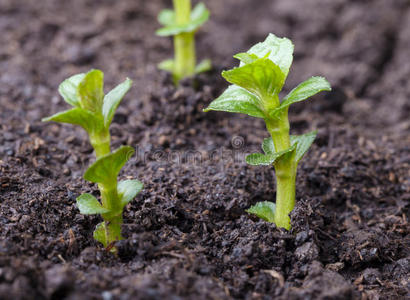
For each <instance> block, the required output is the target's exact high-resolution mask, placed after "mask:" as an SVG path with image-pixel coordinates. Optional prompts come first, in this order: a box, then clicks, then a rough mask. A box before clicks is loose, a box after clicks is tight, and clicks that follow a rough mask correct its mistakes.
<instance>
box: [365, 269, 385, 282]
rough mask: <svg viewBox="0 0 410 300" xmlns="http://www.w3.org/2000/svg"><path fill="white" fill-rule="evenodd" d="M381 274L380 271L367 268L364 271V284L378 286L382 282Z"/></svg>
mask: <svg viewBox="0 0 410 300" xmlns="http://www.w3.org/2000/svg"><path fill="white" fill-rule="evenodd" d="M380 278H381V274H380V272H379V270H378V269H375V268H367V269H366V270H364V271H363V282H364V283H367V284H376V283H377V282H378V280H380Z"/></svg>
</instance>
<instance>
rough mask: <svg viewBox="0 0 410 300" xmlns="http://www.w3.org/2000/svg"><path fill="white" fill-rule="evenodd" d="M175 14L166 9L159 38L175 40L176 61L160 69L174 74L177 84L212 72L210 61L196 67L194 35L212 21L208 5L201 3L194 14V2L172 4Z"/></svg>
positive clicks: (160, 64)
mask: <svg viewBox="0 0 410 300" xmlns="http://www.w3.org/2000/svg"><path fill="white" fill-rule="evenodd" d="M173 2H174V10H171V9H164V10H163V11H161V12H160V13H159V15H158V22H159V23H160V24H161V25H163V27H162V28H160V29H158V30H157V31H156V34H157V35H158V36H162V37H166V36H174V49H175V58H174V59H167V60H165V61H163V62H161V63H159V64H158V68H159V69H161V70H164V71H167V72H170V73H172V75H173V78H174V82H175V84H178V82H179V81H180V80H181V79H183V78H186V77H190V76H192V75H194V74H199V73H202V72H206V71H209V70H210V69H211V67H212V65H211V61H210V60H203V61H202V62H200V63H199V64H198V65H196V53H195V39H194V35H195V32H196V31H197V30H198V29H199V27H201V26H202V25H203V24H204V23H205V22H206V21H208V19H209V10H208V9H207V8H206V7H205V4H203V3H198V4H197V5H196V6H195V7H194V9H193V10H192V11H191V0H173Z"/></svg>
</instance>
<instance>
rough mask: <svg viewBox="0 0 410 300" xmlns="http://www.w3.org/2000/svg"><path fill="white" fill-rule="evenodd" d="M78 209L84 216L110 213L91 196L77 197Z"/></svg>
mask: <svg viewBox="0 0 410 300" xmlns="http://www.w3.org/2000/svg"><path fill="white" fill-rule="evenodd" d="M77 207H78V209H79V210H80V212H81V213H82V214H83V215H96V214H105V213H108V212H110V210H109V209H106V208H105V207H103V206H102V205H101V204H100V202H98V200H97V199H96V198H95V197H94V196H93V195H91V194H82V195H81V196H79V197H77Z"/></svg>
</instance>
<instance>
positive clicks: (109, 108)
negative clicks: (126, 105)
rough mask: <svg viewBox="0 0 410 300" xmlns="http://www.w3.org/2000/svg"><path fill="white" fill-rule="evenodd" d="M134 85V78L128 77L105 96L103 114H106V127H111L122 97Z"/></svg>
mask: <svg viewBox="0 0 410 300" xmlns="http://www.w3.org/2000/svg"><path fill="white" fill-rule="evenodd" d="M131 86H132V80H131V79H129V78H127V79H126V80H125V81H124V82H123V83H120V84H119V85H117V86H116V87H115V88H114V89H112V90H111V91H110V92H109V93H108V94H107V95H105V97H104V104H103V107H102V114H103V116H104V124H105V127H107V128H108V127H109V126H110V124H111V121H112V118H113V117H114V114H115V111H116V110H117V107H118V105H119V104H120V102H121V100H122V98H124V96H125V94H126V93H127V92H128V91H129V89H130V88H131Z"/></svg>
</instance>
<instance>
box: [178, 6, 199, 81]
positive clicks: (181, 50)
mask: <svg viewBox="0 0 410 300" xmlns="http://www.w3.org/2000/svg"><path fill="white" fill-rule="evenodd" d="M174 9H175V18H176V22H177V24H179V25H184V24H187V23H189V22H190V20H191V0H174ZM174 51H175V61H174V81H175V82H176V83H177V82H178V81H179V80H181V79H183V78H185V77H189V76H192V75H194V73H195V64H196V55H195V37H194V32H184V33H180V34H177V35H176V36H175V37H174Z"/></svg>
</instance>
